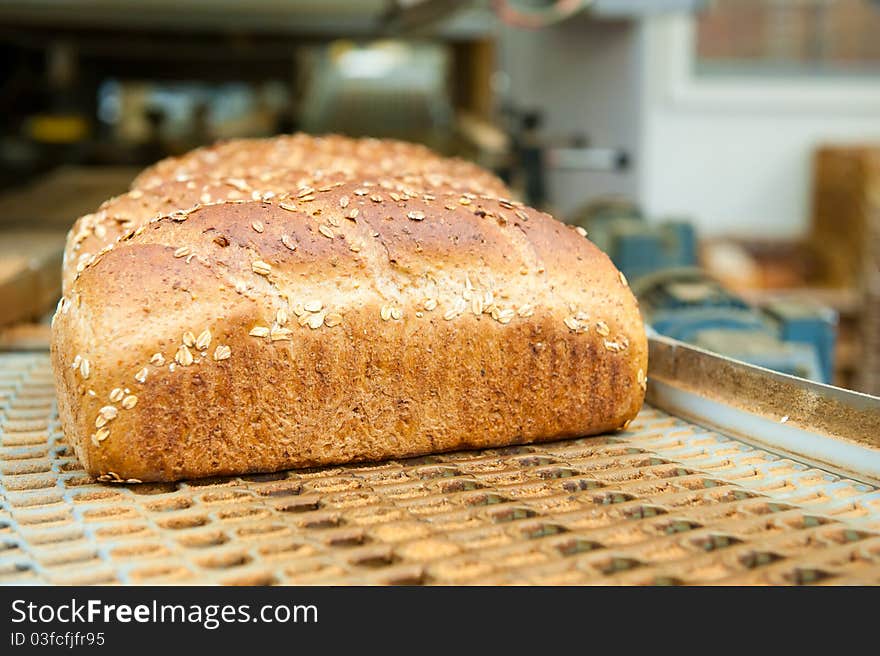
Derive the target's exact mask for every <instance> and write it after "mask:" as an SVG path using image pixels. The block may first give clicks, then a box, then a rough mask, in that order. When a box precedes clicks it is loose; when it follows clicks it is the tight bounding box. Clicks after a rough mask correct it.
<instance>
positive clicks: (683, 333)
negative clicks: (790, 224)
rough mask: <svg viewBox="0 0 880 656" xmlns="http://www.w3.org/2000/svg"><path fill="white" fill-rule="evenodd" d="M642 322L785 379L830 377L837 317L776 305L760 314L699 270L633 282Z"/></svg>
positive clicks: (810, 307)
mask: <svg viewBox="0 0 880 656" xmlns="http://www.w3.org/2000/svg"><path fill="white" fill-rule="evenodd" d="M632 284H633V291H634V292H635V293H636V295H637V296H638V298H639V304H640V307H641V310H642V314H643V315H644V317H645V320H646V321H648V322H649V323H650V324H651V326H652V327H653V328H654V329H655V330H656V331H657V332H659V333H661V334H663V335H668V336H669V337H673V338H675V339H679V340H682V341H685V342H689V343H691V344H695V345H696V346H700V347H702V348H705V349H707V350H710V351H714V352H716V353H722V354H725V355H727V356H729V357H733V358H737V359H740V360H744V361H746V362H751V363H752V364H756V365H760V366H763V367H767V368H768V369H772V370H774V371H781V372H783V373H788V374H792V375H795V376H800V377H802V378H808V379H810V380H815V381H819V382H824V383H828V382H830V381H831V380H832V376H833V371H834V344H835V339H836V335H835V333H836V327H837V315H836V313H835V312H833V311H832V310H829V309H828V308H825V307H821V306H817V305H815V304H808V303H806V302H796V301H794V300H789V301H785V300H780V301H775V302H770V303H768V304H767V305H766V306H765V307H764V308H762V309H761V310H759V309H757V308H755V307H752V306H751V305H749V304H747V303H746V302H745V301H744V300H742V299H741V298H739V297H738V296H736V295H735V294H733V293H732V292H730V291H729V290H727V289H725V288H724V287H723V286H722V285H720V284H719V283H718V282H716V281H715V280H713V279H712V278H710V277H709V276H707V275H706V274H705V273H704V272H703V271H702V270H700V269H697V268H677V269H665V270H661V271H658V272H656V273H653V274H651V275H648V276H643V277H642V278H639V279H636V280H635V281H634V282H633V283H632Z"/></svg>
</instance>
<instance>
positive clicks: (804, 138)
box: [638, 17, 880, 237]
mask: <svg viewBox="0 0 880 656" xmlns="http://www.w3.org/2000/svg"><path fill="white" fill-rule="evenodd" d="M688 24H689V23H688V19H686V18H683V17H657V18H651V19H647V20H645V21H644V22H642V24H641V36H640V39H641V41H642V50H641V57H642V58H641V63H642V66H643V78H642V79H643V80H644V89H643V95H642V98H643V104H642V108H641V109H642V115H641V135H640V143H641V148H640V150H641V156H642V166H641V171H640V173H641V175H640V178H639V191H638V195H639V198H640V201H641V203H642V204H643V206H644V207H645V209H646V210H647V212H648V213H649V215H654V216H656V215H663V214H683V215H688V216H690V217H691V218H693V220H694V221H695V222H696V223H697V226H698V229H699V230H700V233H701V234H702V235H713V234H738V235H748V236H752V237H792V236H797V235H800V234H803V233H804V232H805V231H806V230H807V228H808V222H809V211H810V209H809V203H810V187H811V153H812V151H813V148H814V147H815V146H816V145H818V144H820V143H823V142H829V141H864V140H877V141H880V81H877V79H876V78H875V81H874V82H873V83H872V84H868V83H865V82H860V83H854V84H852V85H847V84H846V83H841V82H840V81H839V80H838V81H831V82H826V83H823V82H819V81H815V80H814V81H797V80H789V81H786V80H775V81H773V82H764V83H762V82H761V81H755V80H754V79H753V80H729V81H723V82H719V83H717V84H711V83H710V84H706V83H705V82H702V81H701V80H700V79H695V78H693V77H692V76H691V75H690V73H689V68H688V63H689V52H690V41H689V39H690V38H691V37H690V33H689V28H688Z"/></svg>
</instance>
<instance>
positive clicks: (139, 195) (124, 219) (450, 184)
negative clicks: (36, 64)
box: [63, 134, 510, 293]
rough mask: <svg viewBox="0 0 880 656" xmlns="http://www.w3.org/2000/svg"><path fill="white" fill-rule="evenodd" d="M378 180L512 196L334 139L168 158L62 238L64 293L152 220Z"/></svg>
mask: <svg viewBox="0 0 880 656" xmlns="http://www.w3.org/2000/svg"><path fill="white" fill-rule="evenodd" d="M362 180H378V181H381V182H384V183H385V184H386V185H393V188H394V189H396V190H397V191H399V192H402V190H411V189H428V188H433V189H454V190H456V191H459V192H470V193H474V194H479V195H491V196H496V197H506V196H510V191H509V190H508V189H507V188H506V187H505V186H504V184H503V183H502V182H501V181H500V180H499V179H498V178H496V177H495V176H493V175H492V174H490V173H488V172H487V171H484V170H483V169H481V168H479V167H477V166H475V165H473V164H471V163H469V162H464V161H461V160H456V159H449V158H443V157H440V156H438V155H436V154H434V153H432V152H431V151H429V150H428V149H427V148H425V147H424V146H418V145H415V144H407V143H404V142H399V141H390V140H376V139H351V138H347V137H340V136H336V135H332V136H327V137H311V136H308V135H302V134H298V135H292V136H283V137H276V138H274V139H240V140H235V141H228V142H221V143H219V144H215V145H213V146H209V147H206V148H200V149H198V150H195V151H193V152H191V153H189V154H187V155H184V156H183V157H175V158H169V159H166V160H162V161H161V162H159V163H158V164H156V165H154V166H152V167H150V168H149V169H147V170H146V171H145V172H144V173H142V174H141V175H140V176H138V178H137V179H136V180H135V182H134V183H133V185H132V190H131V191H130V192H128V193H126V194H123V195H121V196H118V197H116V198H112V199H110V200H108V201H107V202H105V203H103V204H102V205H101V207H99V208H98V209H97V210H96V211H95V212H93V213H91V214H87V215H85V216H83V217H80V218H79V219H78V220H77V221H76V223H75V224H74V226H73V228H72V229H71V231H70V233H69V234H68V238H67V245H66V248H65V252H64V271H63V290H64V292H65V293H66V292H67V290H68V289H69V287H70V285H71V283H72V282H73V279H74V278H75V277H76V275H77V273H78V272H79V271H81V270H82V269H83V268H84V267H85V265H86V264H87V263H88V262H89V261H90V260H91V259H92V258H93V257H94V256H95V255H96V254H97V253H99V252H100V251H101V250H102V249H104V248H106V247H108V246H110V245H112V244H114V243H115V242H116V241H117V240H118V239H119V238H120V237H122V236H123V235H124V234H125V233H126V232H129V231H131V230H133V229H135V228H137V227H138V226H140V225H142V224H143V223H145V222H146V221H148V220H150V219H151V218H153V217H156V216H160V215H163V214H170V213H172V212H174V211H175V210H180V209H186V208H191V207H193V206H196V205H198V204H200V203H210V202H213V201H217V200H241V199H251V200H257V199H260V198H264V197H271V196H274V195H280V194H284V193H288V192H290V193H293V194H294V195H296V194H297V193H298V191H299V190H301V189H307V188H315V189H318V188H321V187H325V186H327V185H332V184H335V183H339V182H358V181H362Z"/></svg>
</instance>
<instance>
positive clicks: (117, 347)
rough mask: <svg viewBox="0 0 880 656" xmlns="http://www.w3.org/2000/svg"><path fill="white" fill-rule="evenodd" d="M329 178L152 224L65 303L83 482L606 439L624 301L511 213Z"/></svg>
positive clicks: (67, 381)
mask: <svg viewBox="0 0 880 656" xmlns="http://www.w3.org/2000/svg"><path fill="white" fill-rule="evenodd" d="M395 195H396V199H395V198H393V197H392V195H391V192H389V191H388V190H386V189H383V188H382V186H381V185H379V184H372V185H370V184H369V183H365V182H363V181H361V182H358V183H350V182H346V183H343V184H341V185H339V186H335V187H331V188H329V189H327V190H326V191H315V192H314V193H311V194H305V195H302V196H300V197H297V195H291V196H290V197H286V198H285V197H283V196H280V197H274V198H271V199H267V200H266V201H265V202H261V201H243V202H224V203H222V204H216V205H208V206H204V207H201V208H199V209H196V210H194V211H191V212H188V213H184V214H178V215H176V216H172V217H166V218H162V219H160V220H156V221H153V222H149V223H147V224H145V225H144V226H142V227H141V228H139V229H137V230H136V231H135V233H134V234H132V235H131V236H129V237H127V238H124V239H123V240H122V241H120V242H119V243H117V244H116V245H115V246H111V247H109V250H107V251H106V252H104V253H102V254H101V255H99V256H98V257H96V258H95V259H94V261H93V262H92V263H90V264H88V265H86V266H85V267H84V269H83V271H82V273H81V274H80V275H79V277H78V279H77V280H76V281H75V282H73V284H72V285H71V288H70V289H69V291H68V294H67V295H66V296H65V297H64V299H63V300H62V303H61V305H60V307H59V310H58V312H57V313H56V316H55V320H54V326H53V344H52V361H53V367H54V370H55V374H56V380H57V384H58V388H59V412H60V416H61V421H62V425H63V427H64V430H65V433H66V435H67V436H68V439H69V440H70V441H71V443H72V444H73V445H74V448H75V449H76V452H77V454H78V456H79V458H80V459H81V461H82V462H83V464H84V466H85V467H86V469H87V471H89V472H90V473H91V474H93V475H96V476H101V477H104V478H105V479H106V480H117V479H138V480H144V481H146V480H174V479H180V478H186V477H197V476H208V475H219V474H233V473H245V472H256V471H270V470H278V469H283V468H289V467H298V466H308V465H319V464H329V463H341V462H350V461H356V460H365V459H369V460H373V459H381V458H387V457H402V456H411V455H416V454H423V453H428V452H432V451H443V450H449V449H458V448H475V447H488V446H499V445H506V444H513V443H524V442H531V441H539V440H549V439H556V438H561V437H566V436H574V435H585V434H592V433H598V432H602V431H607V430H612V429H615V428H619V427H621V426H622V425H624V424H625V423H626V422H627V421H629V420H630V419H632V418H633V417H634V416H635V415H636V413H637V412H638V410H639V408H640V406H641V403H642V400H643V394H644V380H645V379H644V375H645V371H646V366H647V360H646V358H647V346H646V340H645V333H644V329H643V327H642V323H641V320H640V317H639V313H638V309H637V306H636V302H635V299H634V298H633V295H632V294H631V292H630V291H629V289H628V287H627V286H626V284H625V281H624V280H623V279H622V276H620V275H619V273H618V272H617V270H616V269H615V268H614V266H613V265H612V264H611V262H610V261H609V260H608V258H607V257H606V256H605V255H604V254H602V253H601V252H600V251H599V250H598V249H596V247H595V246H593V245H592V244H591V243H590V242H589V241H588V240H587V239H585V238H584V237H583V236H582V235H581V234H579V233H578V232H577V231H576V230H574V229H572V228H570V227H567V226H564V225H563V224H561V223H559V222H557V221H555V220H553V219H552V218H551V217H549V216H548V215H546V214H542V213H540V212H537V211H535V210H531V209H527V208H523V207H521V206H519V205H516V204H513V203H511V202H509V201H504V200H495V199H488V198H481V197H478V196H476V195H474V194H466V195H462V194H461V193H459V192H452V191H449V190H447V191H435V192H429V191H425V190H421V191H420V193H419V194H418V195H415V194H413V195H409V194H404V195H400V194H398V193H396V192H395Z"/></svg>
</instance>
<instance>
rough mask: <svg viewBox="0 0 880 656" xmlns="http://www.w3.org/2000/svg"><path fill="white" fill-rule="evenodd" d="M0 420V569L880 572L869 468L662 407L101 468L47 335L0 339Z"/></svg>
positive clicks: (27, 578) (664, 395)
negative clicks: (594, 427)
mask: <svg viewBox="0 0 880 656" xmlns="http://www.w3.org/2000/svg"><path fill="white" fill-rule="evenodd" d="M654 346H655V348H654V350H652V358H654V359H653V360H652V366H654V363H655V362H657V363H658V368H656V369H655V370H656V376H657V380H656V381H652V383H651V384H652V385H653V386H654V387H652V391H651V397H650V398H651V399H652V400H653V401H654V402H655V403H656V402H658V400H659V401H663V402H664V403H667V402H668V403H673V404H674V403H675V402H679V403H680V402H681V398H682V397H681V394H682V392H681V390H678V391H677V392H675V389H674V388H675V386H674V385H673V384H672V383H671V382H670V381H671V379H670V377H669V376H670V372H673V373H674V366H673V365H674V364H675V362H678V360H677V358H678V355H679V354H677V352H675V349H671V351H670V352H668V353H663V352H655V351H656V344H655V345H654ZM655 370H653V369H652V375H653V374H654V371H655ZM728 373H729V372H728ZM757 375H760V373H759V374H757ZM673 392H675V393H677V394H679V396H678V397H675V393H673ZM673 397H675V398H673ZM864 398H865V399H868V401H865V403H867V404H868V405H866V406H865V407H864V408H861V410H859V409H858V408H857V409H856V414H857V415H858V412H861V411H864V412H865V414H864V416H862V415H858V416H857V417H856V419H855V420H854V421H856V423H858V422H865V421H867V422H870V421H872V420H873V419H874V416H873V411H874V409H876V408H877V407H880V406H873V405H870V403H873V402H872V401H870V399H871V397H864ZM670 399H671V400H670ZM676 399H677V401H676ZM863 400H864V399H863ZM875 401H876V399H875ZM712 402H713V403H717V399H716V400H715V401H712ZM860 402H861V401H860ZM814 405H815V404H813V405H811V406H810V407H814ZM857 405H858V404H857ZM687 412H688V413H690V414H693V413H694V412H695V411H694V409H693V408H690V410H688V411H687ZM877 414H878V415H880V412H878V413H877ZM792 417H793V418H792V420H791V423H792V426H791V428H792V429H794V430H796V431H797V430H800V431H805V432H809V431H808V430H807V429H804V428H803V426H802V425H801V426H800V427H798V426H795V425H794V424H795V423H796V421H797V420H798V416H797V413H796V412H794V411H793V413H792ZM802 419H803V418H802V417H801V421H802ZM773 421H775V422H776V423H777V424H779V419H774V420H773ZM0 422H2V423H0V431H2V432H0V473H2V475H0V495H2V496H0V583H34V584H38V583H62V584H90V583H149V584H156V583H191V584H196V583H248V584H264V583H265V584H268V583H293V584H305V583H322V584H371V583H380V584H423V583H427V584H500V583H513V584H593V583H595V584H751V583H758V584H764V583H769V584H811V583H822V584H825V583H829V584H834V583H860V584H873V583H880V491H878V489H877V487H876V485H875V483H876V481H875V480H874V478H873V477H872V476H870V475H866V476H864V477H860V476H858V472H857V471H855V472H852V473H853V476H842V475H840V474H839V473H832V472H831V471H829V469H835V470H837V471H839V470H840V468H841V467H842V468H843V469H845V468H846V467H845V465H846V463H837V462H832V463H831V464H830V465H829V467H825V468H820V467H817V466H813V465H811V464H809V462H808V461H807V459H800V458H798V457H793V456H787V455H784V454H783V455H780V453H783V452H785V449H781V451H780V450H778V449H776V448H774V447H772V446H767V445H766V444H765V443H764V442H763V441H762V440H763V438H761V439H756V440H750V439H749V436H748V435H743V436H741V439H734V438H731V437H727V436H725V435H723V434H721V433H720V432H717V431H715V430H711V429H709V428H704V427H701V426H700V425H698V424H697V423H691V422H690V421H687V420H684V419H682V418H679V417H676V416H673V415H671V414H668V413H667V412H665V411H663V410H660V409H658V408H657V407H652V406H646V407H645V409H644V410H643V411H642V413H641V415H640V416H639V417H638V418H637V420H636V421H634V422H633V423H632V424H631V425H630V427H629V429H628V430H627V431H626V432H621V433H616V434H613V435H606V436H600V437H593V438H584V439H577V440H570V441H561V442H555V443H549V444H544V445H537V446H522V447H514V448H508V449H493V450H488V451H475V452H460V453H448V454H441V455H435V456H429V457H423V458H416V459H410V460H401V461H393V462H385V463H378V464H366V465H356V466H349V467H335V468H327V469H315V470H301V471H290V472H282V473H276V474H267V475H260V476H243V477H232V478H225V479H208V480H200V481H192V482H188V483H179V484H139V485H119V486H109V485H103V484H98V483H96V482H94V481H93V480H91V479H90V478H89V477H88V476H86V474H85V473H84V472H83V470H82V469H81V467H80V466H79V464H78V462H77V460H76V458H75V457H74V455H73V453H72V450H71V449H70V448H69V447H68V446H67V444H66V443H65V439H64V436H63V435H62V434H61V432H60V430H59V427H58V421H57V418H56V416H55V412H54V392H53V387H52V379H51V372H50V369H49V362H48V357H47V356H46V355H45V354H42V353H40V354H10V355H2V356H0ZM784 424H788V421H786V422H783V424H779V425H784ZM829 439H830V438H829ZM845 441H846V443H847V444H848V446H850V447H853V448H856V449H862V450H863V451H864V454H863V455H865V458H866V462H867V461H871V459H872V458H875V457H876V453H875V452H874V451H875V449H874V446H873V445H872V444H866V443H860V442H859V441H858V440H848V441H847V440H845ZM749 442H753V443H752V444H750V443H749ZM758 444H763V445H764V446H758ZM768 449H772V450H768ZM774 451H779V452H778V453H777V452H774ZM835 459H836V456H834V457H832V461H833V460H835ZM858 478H861V479H862V480H857V479H858Z"/></svg>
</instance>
